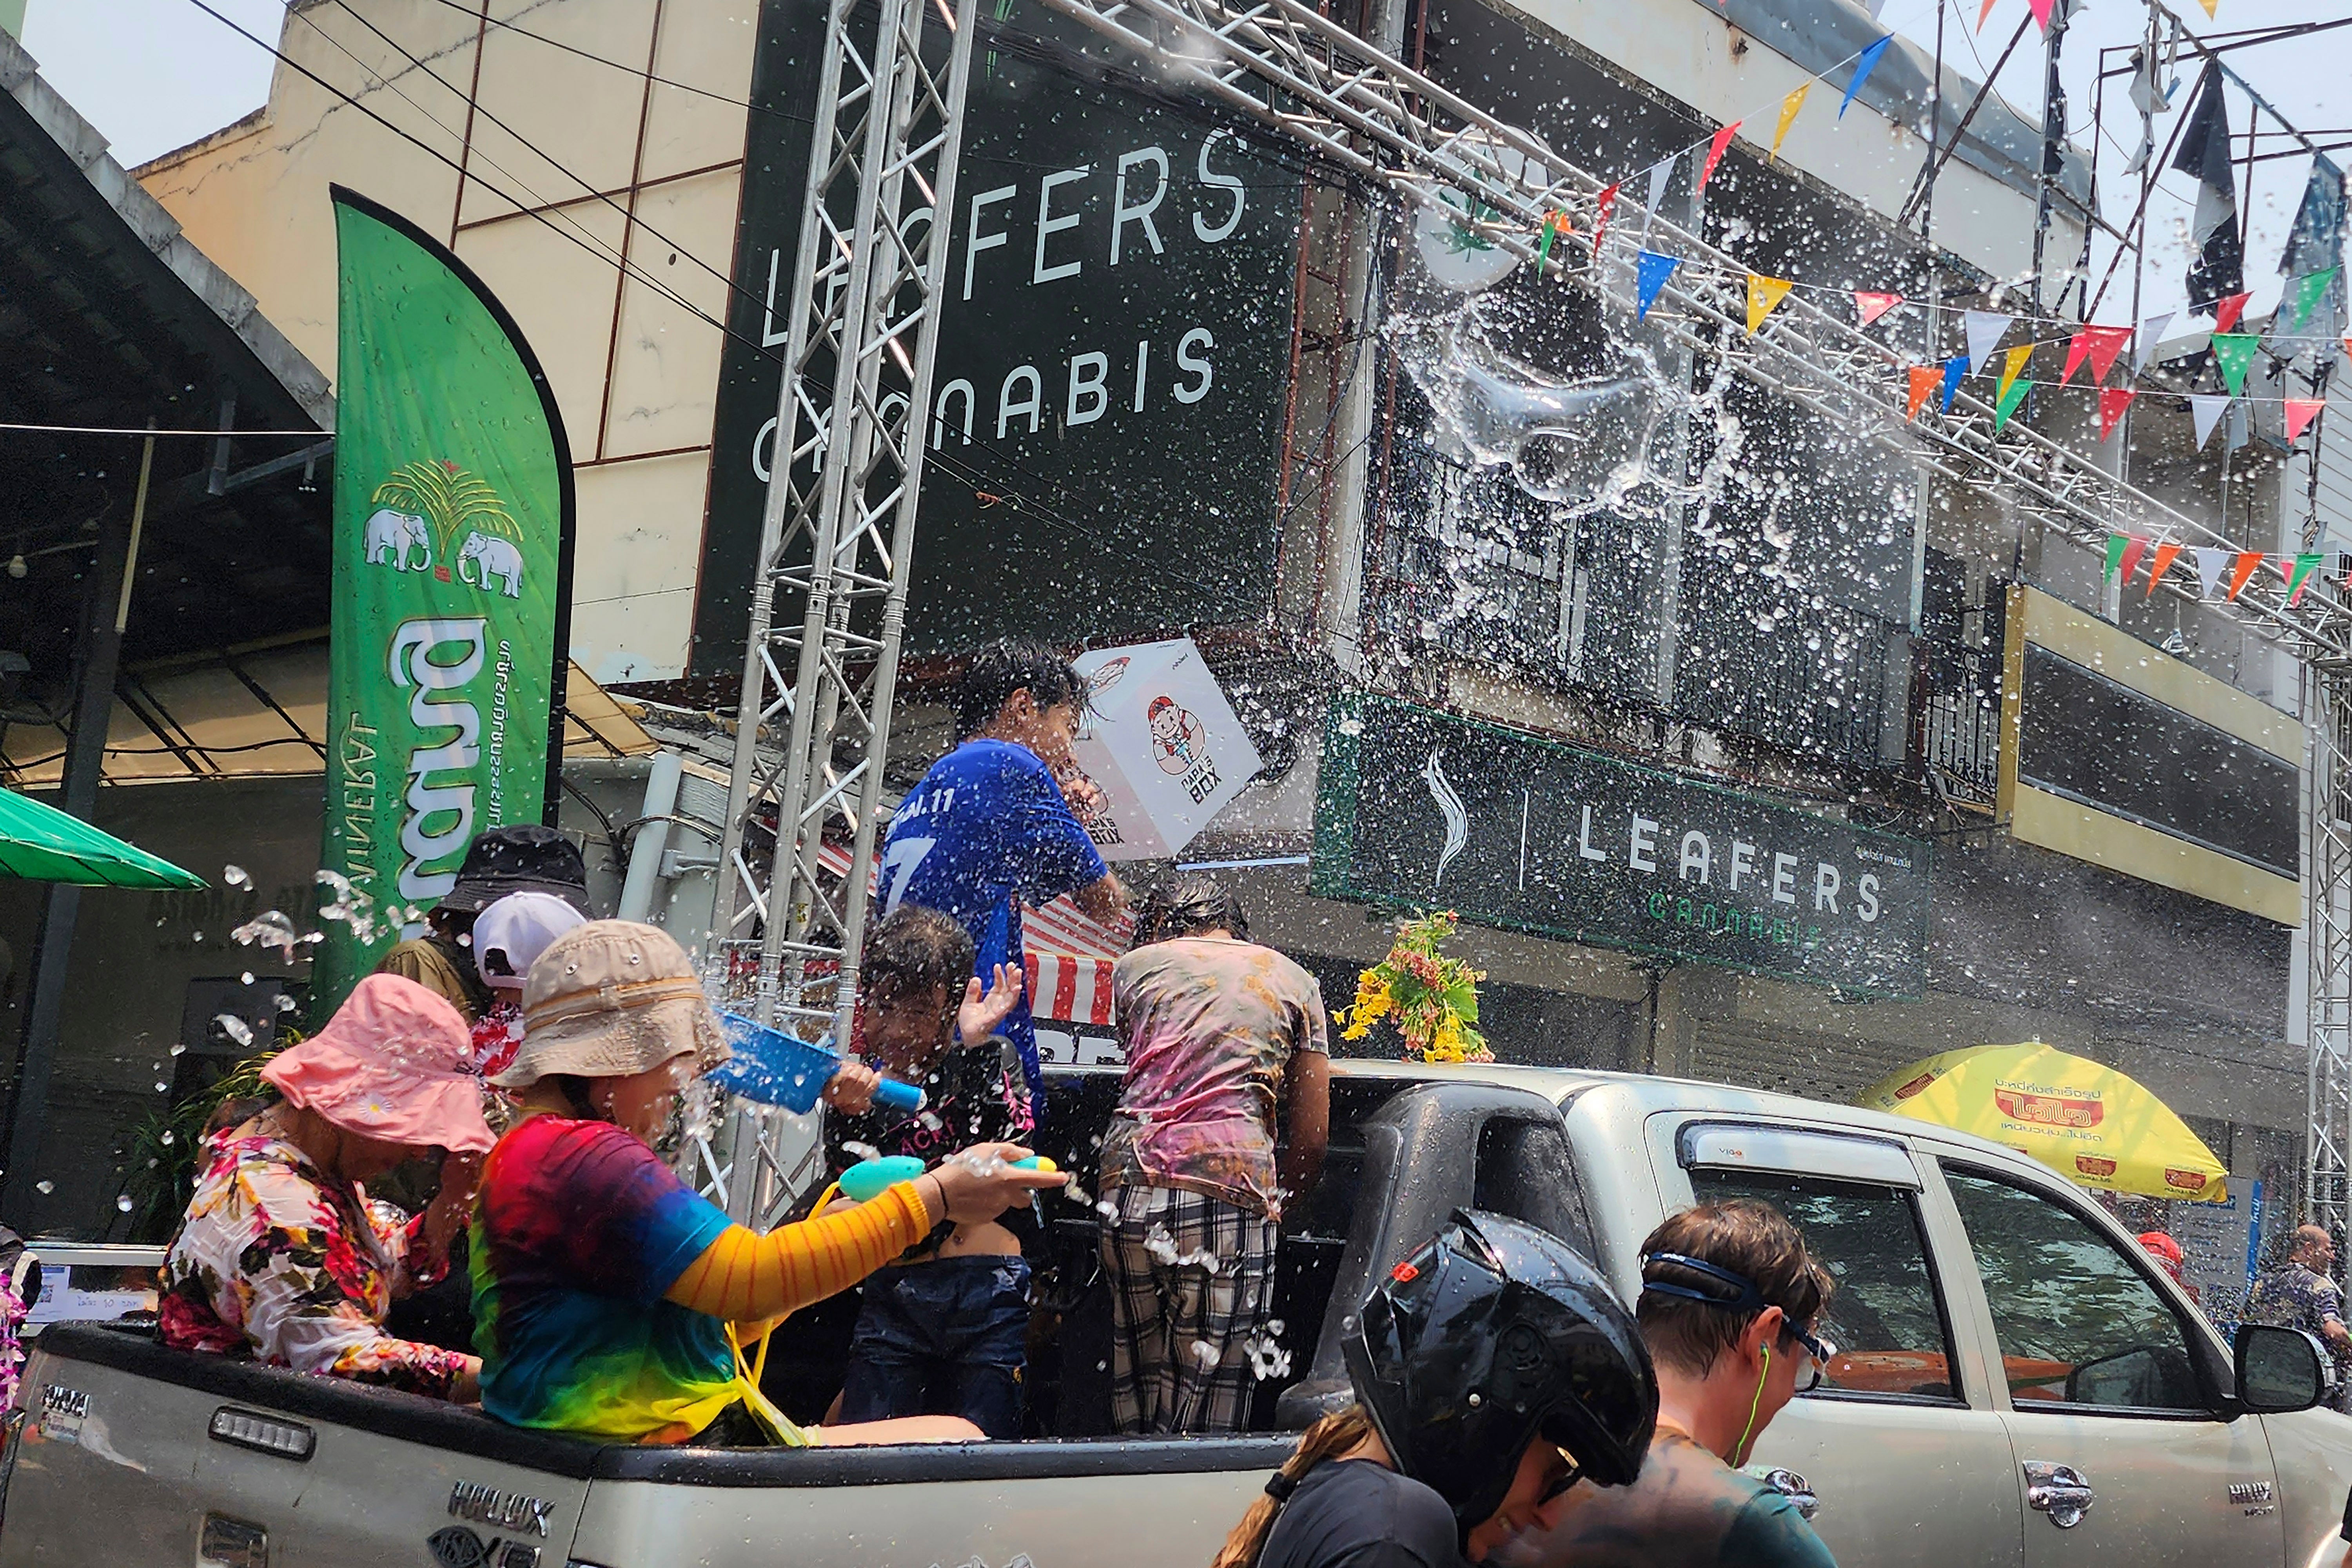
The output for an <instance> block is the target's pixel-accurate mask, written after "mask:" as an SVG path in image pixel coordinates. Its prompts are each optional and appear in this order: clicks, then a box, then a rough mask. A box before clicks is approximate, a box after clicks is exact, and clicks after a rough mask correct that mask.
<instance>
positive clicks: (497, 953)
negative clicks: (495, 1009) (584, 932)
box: [474, 893, 588, 991]
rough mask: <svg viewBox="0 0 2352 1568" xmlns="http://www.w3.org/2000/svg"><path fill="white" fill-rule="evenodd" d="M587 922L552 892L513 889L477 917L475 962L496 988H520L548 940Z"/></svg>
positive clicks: (489, 983)
mask: <svg viewBox="0 0 2352 1568" xmlns="http://www.w3.org/2000/svg"><path fill="white" fill-rule="evenodd" d="M587 924H588V917H587V916H586V915H583V914H581V913H580V912H579V911H578V910H576V909H574V908H572V905H570V904H566V903H565V902H564V901H563V900H562V899H560V898H558V897H556V896H555V895H554V894H551V893H509V894H507V895H506V896H505V897H504V898H500V899H497V900H494V901H492V903H491V904H489V905H488V907H487V908H485V909H484V910H483V911H482V913H481V914H479V915H476V916H475V917H474V967H475V969H476V970H477V971H478V973H479V974H480V975H481V977H482V983H483V984H484V985H486V986H488V987H489V988H491V989H493V990H499V991H520V990H521V989H522V980H523V977H524V976H525V975H528V974H530V967H531V965H532V964H533V963H535V962H536V961H537V960H538V958H539V956H540V955H541V953H544V952H545V951H547V945H548V944H549V943H551V942H552V941H554V940H555V939H556V938H557V937H558V936H562V935H563V934H564V933H565V932H566V931H569V930H571V929H572V927H573V926H575V925H587Z"/></svg>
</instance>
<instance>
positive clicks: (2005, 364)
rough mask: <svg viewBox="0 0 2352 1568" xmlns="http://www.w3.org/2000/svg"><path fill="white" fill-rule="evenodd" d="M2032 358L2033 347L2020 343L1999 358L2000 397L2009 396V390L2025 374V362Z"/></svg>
mask: <svg viewBox="0 0 2352 1568" xmlns="http://www.w3.org/2000/svg"><path fill="white" fill-rule="evenodd" d="M2032 358H2033V345H2032V344H2031V343H2020V344H2019V345H2018V346H2017V347H2015V348H2014V349H2011V350H2010V351H2009V352H2008V353H2006V354H2004V355H2002V356H2001V367H2000V395H2001V396H2002V397H2004V398H2005V397H2007V396H2008V395H2009V389H2010V388H2011V386H2013V385H2015V384H2016V382H2017V378H2018V377H2019V376H2021V375H2022V374H2024V373H2025V362H2026V361H2028V360H2031V359H2032Z"/></svg>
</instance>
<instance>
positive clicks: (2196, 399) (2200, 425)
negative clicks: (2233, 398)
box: [2189, 392, 2230, 452]
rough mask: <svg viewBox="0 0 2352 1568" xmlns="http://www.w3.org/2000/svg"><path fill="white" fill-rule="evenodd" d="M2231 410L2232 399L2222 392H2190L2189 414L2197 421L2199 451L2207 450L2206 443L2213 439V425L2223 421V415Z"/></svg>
mask: <svg viewBox="0 0 2352 1568" xmlns="http://www.w3.org/2000/svg"><path fill="white" fill-rule="evenodd" d="M2229 410H2230V400H2229V398H2228V397H2226V396H2224V395H2223V394H2222V393H2221V392H2190V393H2189V417H2190V418H2191V419H2193V420H2195V421H2196V422H2197V450H2198V451H2200V452H2202V451H2204V450H2205V444H2206V443H2207V442H2209V441H2210V440H2212V439H2213V427H2214V426H2215V425H2217V424H2219V423H2221V416H2222V415H2223V414H2224V413H2228V412H2229Z"/></svg>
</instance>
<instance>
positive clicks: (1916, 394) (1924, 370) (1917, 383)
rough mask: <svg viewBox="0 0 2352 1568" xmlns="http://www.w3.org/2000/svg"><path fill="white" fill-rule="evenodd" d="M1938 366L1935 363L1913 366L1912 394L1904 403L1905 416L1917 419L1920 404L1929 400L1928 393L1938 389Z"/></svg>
mask: <svg viewBox="0 0 2352 1568" xmlns="http://www.w3.org/2000/svg"><path fill="white" fill-rule="evenodd" d="M1936 375H1937V371H1936V367H1935V366H1933V365H1914V366H1912V367H1911V396H1910V398H1909V400H1908V401H1907V402H1906V403H1905V404H1904V408H1903V417H1904V418H1906V419H1916V418H1918V417H1919V407H1920V405H1921V404H1922V403H1925V402H1927V394H1928V393H1929V392H1934V391H1935V390H1936Z"/></svg>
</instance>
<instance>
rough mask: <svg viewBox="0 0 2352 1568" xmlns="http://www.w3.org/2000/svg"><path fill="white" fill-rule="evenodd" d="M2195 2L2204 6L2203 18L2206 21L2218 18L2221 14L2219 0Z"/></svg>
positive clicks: (2198, 0)
mask: <svg viewBox="0 0 2352 1568" xmlns="http://www.w3.org/2000/svg"><path fill="white" fill-rule="evenodd" d="M2197 3H2198V4H2199V5H2202V6H2204V7H2205V19H2206V20H2207V21H2209V22H2212V21H2218V20H2220V18H2221V0H2197Z"/></svg>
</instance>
